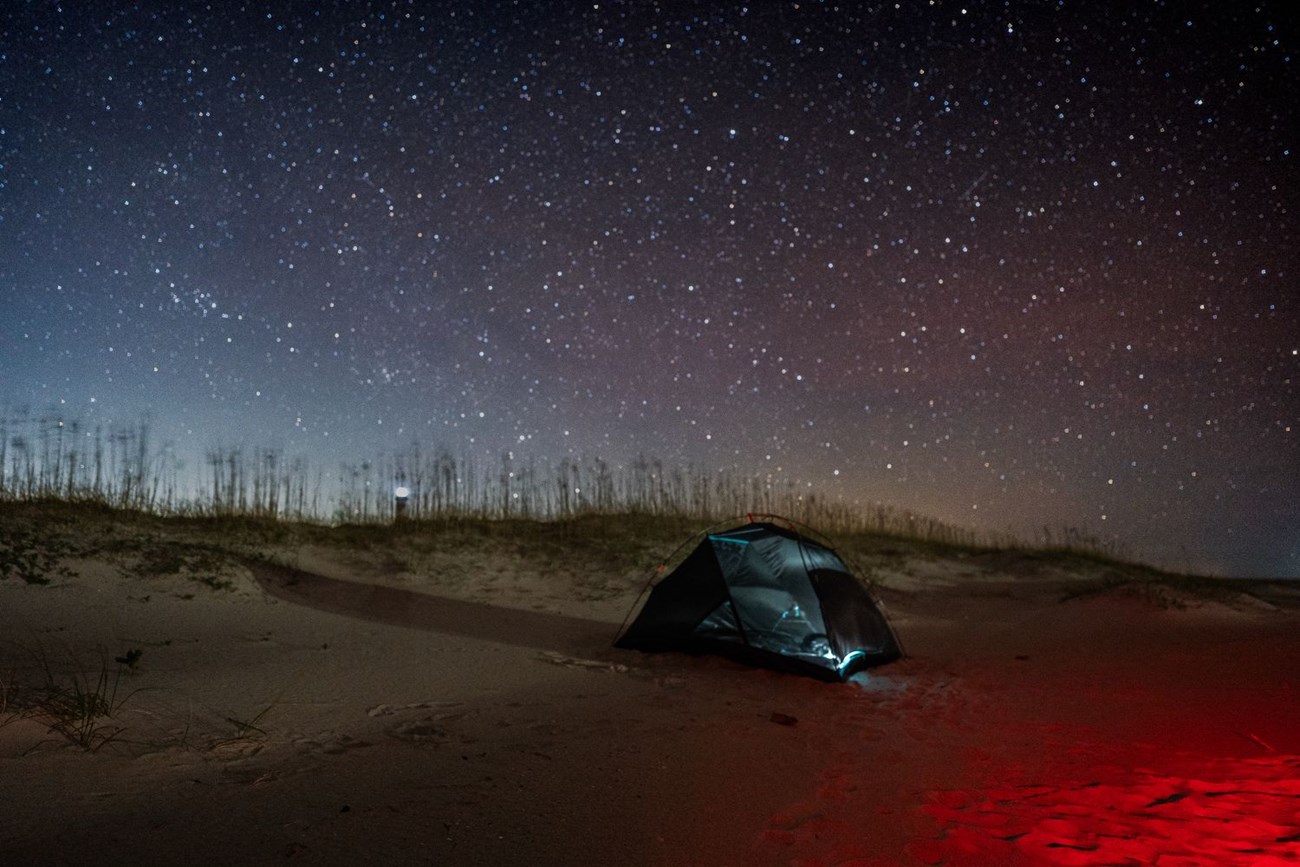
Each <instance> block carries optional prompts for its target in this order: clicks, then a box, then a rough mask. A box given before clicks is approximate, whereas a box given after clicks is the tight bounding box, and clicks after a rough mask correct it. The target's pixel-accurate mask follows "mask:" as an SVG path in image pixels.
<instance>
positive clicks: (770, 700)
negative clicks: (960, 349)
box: [0, 528, 1300, 867]
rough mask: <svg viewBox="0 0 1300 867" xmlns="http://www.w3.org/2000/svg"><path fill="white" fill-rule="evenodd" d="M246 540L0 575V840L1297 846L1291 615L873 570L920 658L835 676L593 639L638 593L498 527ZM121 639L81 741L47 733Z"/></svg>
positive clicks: (1299, 731) (1134, 859) (1006, 578)
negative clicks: (44, 711)
mask: <svg viewBox="0 0 1300 867" xmlns="http://www.w3.org/2000/svg"><path fill="white" fill-rule="evenodd" d="M87 532H89V531H87ZM96 532H99V530H96ZM118 532H126V533H132V532H141V531H139V530H138V529H130V528H128V529H125V530H121V529H119V531H118ZM190 541H191V542H192V541H193V540H192V539H191V540H190ZM163 543H165V544H178V543H174V542H173V543H168V542H167V540H166V539H164V540H163ZM74 547H75V546H74ZM186 550H189V549H186ZM265 550H267V551H269V552H270V553H273V554H275V555H276V556H277V557H278V558H279V560H280V562H281V563H287V564H293V567H289V566H268V565H260V566H259V565H251V566H241V567H234V568H231V567H229V566H223V567H220V568H219V569H218V577H219V578H220V580H219V581H216V582H212V583H217V584H228V585H229V586H225V587H224V588H223V589H214V588H213V587H210V586H205V585H196V583H195V581H194V580H193V579H194V577H195V576H194V574H191V573H192V572H193V570H186V569H182V570H180V571H179V572H176V573H174V574H162V575H159V574H154V575H151V576H149V577H147V578H141V577H140V576H139V574H136V573H138V570H135V569H132V568H126V566H124V563H125V562H126V561H124V560H123V558H122V556H119V555H112V556H110V555H108V554H104V553H102V552H101V553H99V554H95V555H94V556H93V557H92V558H91V559H80V560H76V559H73V560H70V561H69V565H70V566H71V567H72V568H73V569H74V570H75V571H76V572H77V575H76V576H75V577H65V578H61V579H58V580H57V581H56V582H55V583H54V584H53V585H52V586H29V585H27V584H25V583H22V582H20V581H17V580H12V579H11V580H6V581H0V684H6V685H7V686H8V692H9V694H10V698H11V701H10V705H9V707H8V708H7V709H6V710H5V711H4V712H0V841H2V842H3V846H4V852H5V858H4V861H5V863H13V864H32V865H39V864H64V863H76V862H80V863H93V864H123V865H125V864H132V865H139V864H155V863H156V864H182V863H183V864H188V865H206V864H213V865H217V864H236V863H238V864H280V863H299V864H340V865H342V864H356V863H376V864H457V865H459V864H465V865H477V864H483V865H486V864H554V865H560V864H587V863H590V864H648V865H682V864H699V865H801V867H811V865H832V864H841V865H843V864H858V865H866V864H879V865H883V864H940V863H946V864H1036V863H1061V864H1103V863H1112V864H1124V863H1133V864H1147V863H1169V864H1269V863H1276V864H1294V863H1300V837H1298V836H1297V835H1300V782H1298V780H1300V761H1298V760H1297V758H1296V757H1297V756H1300V693H1298V692H1297V683H1296V681H1297V673H1298V672H1300V629H1297V614H1296V610H1295V609H1293V608H1287V607H1275V606H1273V605H1268V604H1264V603H1261V602H1258V601H1257V600H1255V599H1253V598H1252V597H1239V598H1231V597H1228V598H1226V599H1221V600H1220V601H1215V602H1204V601H1202V600H1200V599H1199V597H1197V596H1196V595H1194V594H1193V595H1187V594H1185V593H1182V591H1176V590H1167V589H1159V588H1157V589H1156V590H1155V591H1152V590H1151V589H1150V588H1146V589H1144V590H1143V591H1142V592H1140V593H1135V592H1131V590H1130V589H1127V588H1125V587H1120V588H1117V589H1113V590H1111V591H1108V592H1088V593H1086V594H1081V595H1078V596H1077V598H1070V599H1066V600H1065V601H1062V600H1063V597H1066V596H1070V595H1073V594H1078V593H1079V592H1080V591H1081V590H1085V589H1086V590H1089V591H1095V590H1097V589H1098V585H1097V584H1096V583H1095V578H1096V576H1095V575H1078V574H1069V573H1068V572H1062V571H1061V570H1060V569H1059V568H1054V569H1053V570H1050V571H1048V572H1044V571H1043V570H1040V569H1035V568H1032V567H1030V566H1027V565H1026V562H1024V561H1015V560H1010V561H1002V562H998V563H991V562H977V561H970V560H961V561H957V560H936V559H932V558H912V559H908V558H902V559H898V558H896V559H895V560H894V561H891V563H890V564H889V565H888V567H887V568H886V567H884V566H881V567H873V568H874V569H875V572H876V578H877V579H878V580H884V582H885V584H886V586H887V587H889V588H891V589H889V590H887V592H886V598H887V600H888V602H889V605H890V610H891V614H892V615H893V617H894V620H895V623H896V626H897V628H898V631H899V633H900V635H901V637H902V639H903V642H904V644H905V646H906V649H907V651H908V652H909V658H908V659H906V660H904V661H902V662H900V663H896V664H894V665H890V666H887V667H885V668H882V669H877V670H875V671H872V672H870V673H868V674H866V675H864V676H861V677H860V678H859V679H858V680H857V682H855V683H853V684H848V685H844V686H834V685H827V684H823V683H819V682H815V681H812V680H807V679H801V678H797V677H791V676H786V675H778V674H774V673H769V672H765V671H759V670H753V669H747V668H743V667H740V666H738V665H735V664H732V663H730V662H727V661H724V660H718V659H694V658H689V657H681V656H674V655H660V656H645V655H641V654H637V653H634V652H624V651H616V650H614V649H612V648H611V647H610V646H609V644H610V641H611V640H612V638H613V635H614V632H615V630H616V629H617V626H618V621H619V620H620V619H621V617H622V615H623V613H624V611H625V609H626V607H627V605H628V604H629V603H630V601H631V599H632V597H633V596H634V595H635V582H634V581H632V580H629V579H628V577H627V576H625V575H616V576H606V577H599V578H593V577H592V576H590V575H586V576H581V575H578V576H575V575H569V576H561V578H562V579H563V580H560V579H557V577H556V575H555V574H554V572H553V570H540V571H539V570H537V569H533V570H531V571H530V569H529V566H528V559H527V558H525V557H521V556H519V555H518V553H517V552H512V551H511V550H510V548H509V546H502V547H501V549H500V550H499V551H496V552H494V549H492V548H491V547H488V548H482V547H480V548H477V549H475V550H474V551H473V552H472V553H473V556H472V557H471V556H470V554H469V552H466V555H465V558H464V560H465V562H466V565H465V566H464V567H457V565H456V561H455V558H445V557H441V555H439V553H438V549H437V546H436V545H433V546H429V548H428V550H426V551H425V553H424V554H423V555H422V559H420V560H419V562H414V561H413V560H411V559H410V558H408V559H407V560H406V561H405V562H403V563H394V562H393V561H392V556H391V552H384V551H374V550H362V549H352V548H347V547H343V548H340V547H337V546H328V545H320V544H316V543H311V544H306V543H303V544H298V543H295V542H294V541H293V540H288V541H285V540H280V541H277V542H273V543H268V544H267V545H266V546H265ZM440 558H441V559H440ZM128 565H129V564H128ZM1180 593H1182V595H1180ZM1283 601H1285V599H1283ZM1179 606H1183V607H1179ZM133 648H134V649H139V650H141V651H142V655H141V657H140V659H139V661H138V663H137V664H136V665H135V667H134V669H131V670H128V671H127V672H126V673H125V674H124V675H123V676H122V678H121V682H120V684H119V688H118V693H117V695H118V698H119V699H123V698H124V699H125V700H124V701H123V702H122V704H121V706H120V707H119V708H118V709H117V711H116V712H115V714H114V715H113V717H112V718H111V719H106V720H102V721H101V722H102V725H103V726H104V727H103V728H101V729H99V730H97V732H96V734H97V735H99V736H101V737H100V738H99V740H96V738H95V737H94V736H92V737H91V738H90V740H91V741H92V742H93V743H92V745H94V746H97V747H98V748H97V749H96V750H95V751H93V752H85V751H82V750H80V749H78V748H76V747H75V746H72V745H70V744H69V743H68V741H67V740H66V739H65V738H64V737H62V736H60V735H58V734H57V733H51V732H50V731H49V722H50V720H49V718H48V717H42V716H41V715H40V714H39V713H37V712H35V711H34V710H33V709H32V705H33V704H34V703H35V702H36V700H37V699H38V698H39V697H40V695H41V689H42V684H43V682H44V681H45V680H46V679H47V678H52V679H53V680H54V681H55V682H56V684H66V683H70V682H71V680H70V678H71V677H72V675H73V673H74V672H75V671H80V672H83V673H84V672H90V673H91V674H92V675H93V674H97V673H98V671H99V670H100V667H101V665H102V664H106V666H107V668H108V669H109V670H110V671H114V670H116V669H117V668H118V666H117V664H116V663H114V662H113V660H112V658H113V657H115V656H117V655H119V654H123V653H125V652H126V651H127V650H129V649H133ZM789 718H794V719H795V720H796V722H794V724H792V725H791V724H788V723H789V722H790V720H789ZM118 729H120V731H118ZM112 734H115V738H114V739H113V740H112V741H111V742H107V743H102V740H103V736H107V735H112ZM1162 857H1163V858H1164V859H1165V860H1160V859H1161V858H1162Z"/></svg>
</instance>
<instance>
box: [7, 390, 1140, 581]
mask: <svg viewBox="0 0 1300 867" xmlns="http://www.w3.org/2000/svg"><path fill="white" fill-rule="evenodd" d="M398 486H402V487H404V488H406V489H408V491H409V494H408V496H407V498H406V501H405V504H404V514H403V517H405V518H407V519H409V520H411V521H414V522H426V521H434V522H447V521H451V522H457V521H467V520H483V519H487V520H517V519H518V520H542V521H572V520H575V519H579V518H591V517H593V516H600V515H614V514H618V515H635V516H642V517H645V516H650V517H656V518H666V519H670V520H679V521H681V522H682V525H683V526H692V527H696V528H698V527H699V526H701V525H706V524H710V523H713V522H716V521H718V520H723V519H728V518H732V517H736V516H743V515H746V514H777V515H783V516H785V517H788V518H790V519H792V520H794V521H797V522H799V523H801V524H804V525H807V526H810V527H815V528H817V529H818V530H820V531H822V532H825V533H828V534H831V535H833V536H836V537H839V536H842V535H845V534H862V533H867V534H873V535H877V536H889V537H896V538H899V539H908V540H919V541H925V542H933V543H938V544H941V545H955V546H961V547H980V548H1012V547H1020V546H1021V545H1022V544H1023V543H1022V541H1021V540H1019V539H1017V538H1015V537H1014V536H1012V535H1011V534H1010V533H999V532H993V531H987V530H972V529H968V528H964V527H958V526H955V525H952V524H948V523H946V522H943V521H940V520H937V519H935V518H931V517H927V516H925V515H919V514H916V513H913V512H910V511H906V510H902V509H896V508H893V507H891V506H887V505H883V504H872V505H862V504H858V503H850V502H846V501H841V500H834V499H831V498H827V497H824V496H821V495H819V494H818V493H817V492H816V491H815V490H813V489H811V488H809V487H808V486H807V484H806V483H805V484H799V483H796V482H794V481H775V480H772V479H770V478H762V477H758V476H748V475H745V474H742V473H740V472H738V471H735V470H729V469H718V470H709V469H705V468H701V467H696V466H686V467H678V466H669V465H665V464H664V462H663V461H661V460H659V459H656V458H649V457H638V458H636V459H635V460H633V461H631V462H629V463H626V464H611V463H609V462H608V461H606V460H603V459H601V458H599V457H597V458H594V459H591V460H586V461H584V460H579V459H575V458H564V459H562V460H560V461H559V462H558V463H546V462H542V461H539V460H536V459H532V460H527V461H521V460H518V459H516V458H515V456H513V455H512V454H510V453H505V454H503V455H502V456H501V457H500V460H499V462H498V463H497V464H495V465H493V466H485V465H483V464H482V463H481V462H480V461H478V460H475V459H473V458H471V457H468V456H465V455H460V456H457V455H454V454H452V453H451V452H450V451H448V450H447V449H443V448H434V449H428V448H425V447H423V446H421V445H420V444H418V443H416V444H412V445H411V446H410V447H409V448H408V449H406V450H405V451H403V452H397V453H393V454H386V455H381V456H379V457H377V458H375V459H374V460H365V461H359V462H356V463H348V464H344V465H342V466H340V467H339V468H337V470H336V471H332V472H328V473H327V472H325V471H324V470H323V469H320V468H314V467H310V466H309V465H308V463H307V462H306V460H305V459H303V458H301V457H289V456H286V455H285V454H284V453H283V452H282V451H279V450H275V449H241V448H213V449H210V450H208V452H207V453H206V454H205V456H204V460H203V465H202V466H201V467H185V466H184V465H183V463H182V461H181V460H180V459H179V458H178V457H177V455H176V453H175V451H174V449H173V448H172V447H171V446H170V445H169V444H166V443H163V444H157V443H155V442H154V437H153V436H152V434H151V429H150V426H149V424H148V422H144V421H142V422H139V423H137V424H135V425H133V426H129V427H120V426H113V425H108V426H102V425H101V426H94V427H90V426H87V425H83V424H81V423H80V422H77V421H70V420H66V419H63V418H61V417H57V416H53V415H50V416H39V417H38V416H33V415H31V414H10V415H8V416H5V417H3V418H0V501H6V500H7V501H17V502H34V501H40V500H60V501H65V502H74V503H81V504H87V505H95V506H103V507H109V508H113V509H118V510H129V511H136V512H143V513H148V514H155V515H168V516H184V517H204V518H222V519H227V520H231V519H233V520H243V521H247V520H250V519H265V518H271V519H277V520H288V521H292V522H314V523H325V524H334V525H343V524H360V525H373V524H383V523H389V522H392V521H393V520H394V518H395V517H396V511H397V501H396V498H395V496H394V491H395V489H396V488H397V487H398ZM1035 542H1036V544H1038V545H1039V546H1040V547H1045V548H1051V549H1064V550H1078V551H1101V552H1104V553H1108V554H1112V555H1113V554H1116V553H1118V552H1116V551H1113V550H1109V549H1107V548H1106V546H1104V545H1103V544H1102V543H1101V542H1100V541H1099V540H1098V539H1096V538H1093V537H1090V536H1088V535H1086V534H1084V533H1081V532H1078V531H1076V530H1071V529H1066V530H1059V531H1053V530H1050V529H1044V530H1043V531H1042V533H1041V535H1040V538H1039V539H1038V540H1035Z"/></svg>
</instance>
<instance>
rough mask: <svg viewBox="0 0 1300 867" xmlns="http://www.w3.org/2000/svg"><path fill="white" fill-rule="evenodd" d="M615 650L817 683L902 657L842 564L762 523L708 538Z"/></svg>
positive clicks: (872, 603) (874, 606)
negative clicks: (714, 658)
mask: <svg viewBox="0 0 1300 867" xmlns="http://www.w3.org/2000/svg"><path fill="white" fill-rule="evenodd" d="M615 645H616V646H617V647H624V648H633V649H637V650H644V651H652V652H653V651H683V652H686V653H717V654H721V655H725V656H729V657H731V658H733V659H737V660H740V661H742V662H746V663H750V664H752V665H758V666H764V667H767V668H775V669H780V670H783V671H789V672H794V673H798V674H806V675H810V676H813V677H818V678H821V679H823V680H844V679H846V678H848V677H849V676H850V675H851V674H853V673H854V672H856V671H859V670H861V669H863V668H867V667H869V666H873V665H880V664H883V663H886V662H890V661H892V660H895V659H898V658H899V657H900V656H901V655H902V650H901V647H900V645H899V642H898V639H897V637H896V636H895V635H894V631H893V629H892V628H891V627H890V625H889V621H888V620H886V618H885V615H884V613H883V611H882V610H881V608H880V604H879V603H878V602H877V601H876V599H875V597H873V596H872V595H871V593H870V591H869V590H867V588H866V587H865V586H863V584H862V583H861V582H860V581H859V580H858V579H857V578H856V577H854V575H853V573H852V572H851V571H850V570H849V568H848V566H846V565H845V564H844V561H843V560H841V559H840V557H839V555H837V554H836V553H835V552H834V551H833V550H832V549H831V548H829V547H827V546H825V545H822V544H819V543H817V542H815V541H813V540H811V539H809V538H807V537H805V536H803V535H801V534H800V533H798V532H795V531H794V530H790V529H786V528H784V527H780V526H777V525H776V524H773V523H766V522H757V523H749V524H746V525H745V526H743V527H739V528H737V529H734V530H727V531H725V532H718V533H710V534H708V535H707V536H706V537H705V539H704V541H702V542H701V543H700V544H699V545H698V546H697V547H696V548H695V550H694V551H692V552H691V553H690V554H689V555H688V556H687V557H686V559H685V560H684V561H682V563H681V565H679V566H678V567H677V568H676V569H674V570H673V571H672V572H670V573H669V574H668V575H666V576H665V577H664V578H663V579H662V580H661V581H659V582H658V583H657V584H656V585H655V586H654V588H653V589H652V590H651V592H650V595H649V597H648V598H647V599H646V603H645V606H644V607H643V608H642V609H641V612H640V613H639V614H638V615H637V617H636V619H635V620H633V621H632V624H631V625H630V626H628V627H627V629H626V630H625V631H624V632H623V633H622V634H621V635H620V636H619V638H618V640H617V641H616V642H615Z"/></svg>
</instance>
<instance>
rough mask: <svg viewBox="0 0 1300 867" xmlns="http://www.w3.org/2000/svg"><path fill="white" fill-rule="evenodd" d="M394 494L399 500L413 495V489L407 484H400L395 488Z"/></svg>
mask: <svg viewBox="0 0 1300 867" xmlns="http://www.w3.org/2000/svg"><path fill="white" fill-rule="evenodd" d="M393 495H394V496H395V497H397V499H399V500H405V499H406V498H407V497H409V496H411V489H410V488H408V487H406V485H398V486H397V487H396V488H394V489H393Z"/></svg>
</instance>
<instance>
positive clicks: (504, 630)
mask: <svg viewBox="0 0 1300 867" xmlns="http://www.w3.org/2000/svg"><path fill="white" fill-rule="evenodd" d="M245 565H246V566H247V567H248V569H249V571H250V572H252V574H253V577H254V578H255V579H256V580H257V583H258V584H260V585H261V586H262V589H263V590H265V591H266V592H267V593H269V594H271V595H272V596H274V597H275V598H277V599H282V600H284V601H285V602H292V603H294V604H296V605H304V606H306V607H308V608H314V609H316V610H317V611H327V612H329V613H331V614H340V615H343V616H344V617H354V618H356V619H358V620H368V621H371V622H374V623H385V624H388V625H390V626H404V627H407V628H409V629H423V630H426V631H429V632H440V633H444V634H447V635H461V636H464V637H466V638H473V639H477V640H480V641H493V642H497V643H499V644H512V645H516V646H518V647H531V648H537V649H539V650H556V651H563V652H564V653H573V654H581V655H583V656H589V657H590V656H595V657H597V658H602V657H608V656H610V655H611V653H612V650H611V645H612V643H613V641H614V633H615V631H616V630H617V626H615V625H614V624H612V623H606V622H604V621H601V620H585V619H583V618H580V617H568V616H565V615H563V614H548V613H544V612H539V611H525V610H523V609H519V608H503V607H500V606H496V605H486V604H484V603H482V602H465V601H462V600H459V599H448V598H446V597H442V596H432V595H429V594H427V593H416V592H414V591H411V590H402V589H401V588H398V587H384V586H381V585H376V584H361V583H358V582H355V581H342V580H339V579H337V578H326V577H325V576H324V575H316V574H313V573H311V572H304V571H302V570H301V569H295V568H293V567H291V566H283V565H280V564H278V563H267V562H259V561H249V562H247V563H246V564H245Z"/></svg>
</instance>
